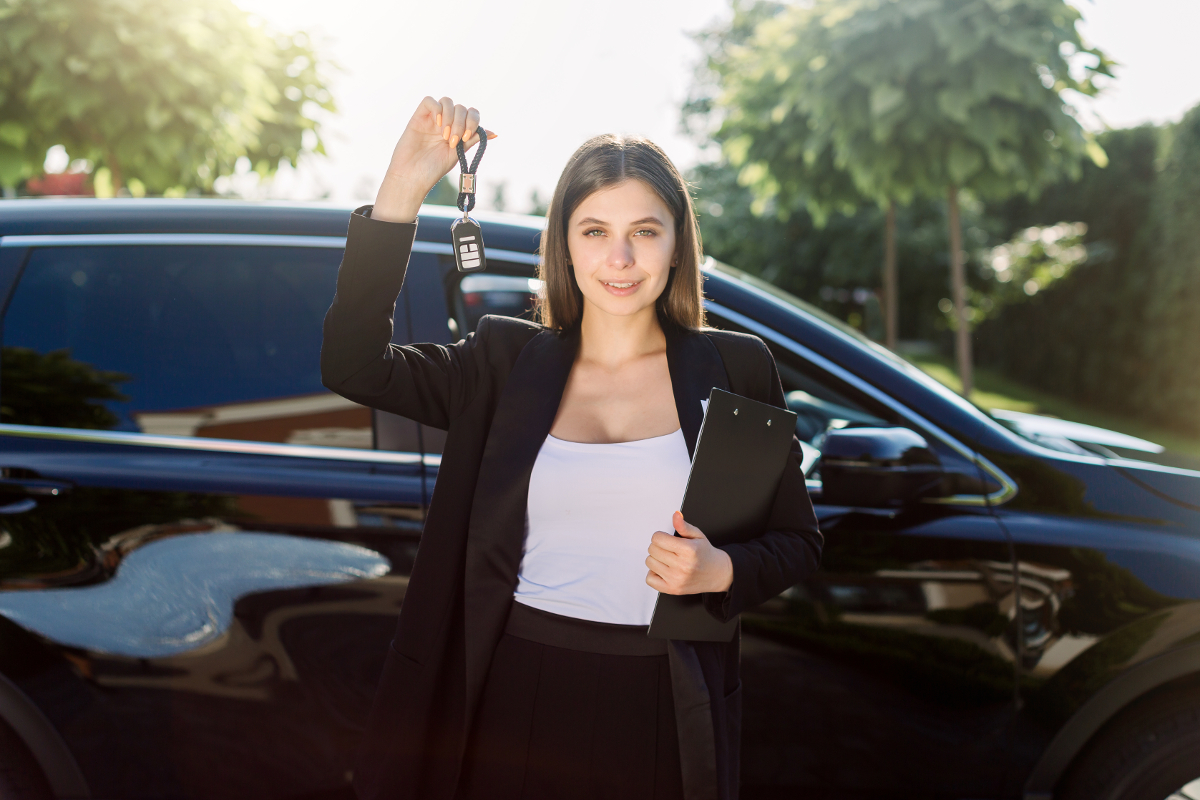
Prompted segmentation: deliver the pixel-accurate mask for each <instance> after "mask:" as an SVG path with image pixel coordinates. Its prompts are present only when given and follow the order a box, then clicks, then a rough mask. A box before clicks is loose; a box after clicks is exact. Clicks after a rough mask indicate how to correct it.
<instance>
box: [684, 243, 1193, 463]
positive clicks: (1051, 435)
mask: <svg viewBox="0 0 1200 800" xmlns="http://www.w3.org/2000/svg"><path fill="white" fill-rule="evenodd" d="M704 267H705V269H706V270H710V271H713V272H719V273H721V274H723V275H726V276H728V277H730V278H732V279H734V280H737V281H739V282H741V283H745V284H748V285H750V286H752V287H754V288H755V289H758V290H759V291H761V292H763V293H765V294H769V295H770V296H771V297H773V298H775V299H777V300H779V301H781V302H784V303H786V304H788V305H790V306H792V307H794V308H796V309H798V310H800V311H802V312H804V313H805V314H808V315H810V316H813V317H816V318H817V319H819V320H821V321H822V322H824V323H826V324H827V325H829V326H830V327H832V328H834V329H836V330H837V331H838V332H839V333H842V334H844V335H845V336H847V337H849V338H851V339H853V340H854V341H855V342H856V343H857V344H859V345H861V346H863V347H866V348H869V349H870V350H871V352H872V353H874V354H875V355H877V356H880V357H881V358H884V359H887V360H888V362H889V363H891V364H892V365H893V366H895V367H896V368H897V369H899V370H901V371H902V372H904V373H905V374H906V375H907V376H909V377H910V378H912V379H913V380H916V381H918V382H920V383H921V384H922V385H923V386H925V387H927V388H928V389H930V390H931V391H933V392H936V393H937V394H938V395H940V396H941V397H943V398H945V399H946V400H948V401H950V402H953V403H955V404H957V405H958V406H960V407H963V408H969V409H970V410H972V411H973V412H975V413H976V414H978V415H980V416H983V417H986V418H987V419H988V420H989V421H991V422H992V423H994V424H998V425H1000V426H1001V427H1003V428H1004V429H1006V430H1008V431H1010V432H1012V433H1013V434H1015V435H1017V436H1019V437H1021V438H1022V439H1024V440H1026V441H1029V442H1033V443H1034V444H1037V445H1040V446H1042V447H1046V448H1049V449H1051V450H1057V451H1059V452H1064V453H1073V454H1077V455H1099V456H1102V457H1105V458H1121V459H1134V460H1138V461H1147V462H1151V463H1155V464H1162V465H1165V466H1171V467H1180V468H1183V469H1193V470H1194V469H1200V448H1197V449H1196V451H1195V452H1193V448H1190V447H1186V446H1185V447H1179V446H1178V445H1177V443H1176V442H1175V441H1174V440H1173V439H1172V437H1169V436H1167V437H1162V436H1158V435H1154V436H1153V438H1154V439H1159V440H1161V441H1151V440H1150V439H1145V438H1141V437H1137V436H1131V435H1129V434H1126V433H1120V432H1117V431H1114V430H1110V429H1108V428H1105V427H1100V426H1095V425H1087V424H1083V423H1079V422H1072V421H1069V420H1067V419H1062V418H1060V417H1057V416H1049V415H1047V413H1027V412H1017V411H1012V410H1009V409H1007V408H1004V407H1003V405H1002V404H1003V403H1004V400H1005V398H1004V397H995V396H992V395H988V396H989V397H990V398H991V399H993V400H995V401H996V402H997V403H998V404H1000V405H993V406H991V407H988V406H983V405H979V404H978V403H975V402H974V401H972V400H969V399H967V398H965V397H963V396H962V395H960V394H959V393H958V392H956V391H954V390H953V389H951V388H950V387H949V386H947V385H946V384H945V383H942V382H941V381H939V380H937V379H936V378H934V377H933V376H932V375H930V374H929V373H928V372H926V371H925V369H923V368H922V367H921V366H920V365H919V364H917V363H914V362H913V361H910V360H908V359H907V358H905V357H903V356H901V355H899V354H897V353H895V352H893V351H892V350H889V349H888V348H886V347H884V346H882V345H880V344H879V343H877V342H874V341H872V340H871V339H869V338H868V337H867V336H865V335H864V334H863V333H862V332H861V331H859V330H858V329H857V328H854V327H852V326H850V325H848V324H846V322H844V321H843V320H840V319H838V318H837V317H835V316H833V315H832V314H829V313H828V312H826V311H824V310H822V309H821V308H818V307H817V306H815V305H813V304H811V303H807V302H805V301H803V300H801V299H800V298H798V297H796V296H795V295H793V294H791V293H789V292H787V291H785V290H783V289H780V288H779V287H778V286H775V285H773V284H771V283H768V282H767V281H765V280H763V279H762V278H759V277H756V276H754V275H751V274H750V273H748V272H744V271H742V270H740V269H737V268H736V267H731V266H729V265H728V264H724V263H722V262H720V261H717V260H716V259H713V258H708V259H707V260H706V263H705V265H704ZM1013 405H1016V406H1018V407H1022V406H1024V407H1029V405H1030V404H1026V403H1020V402H1016V403H1013ZM1037 405H1041V404H1040V403H1039V404H1037ZM1039 410H1040V409H1039ZM1046 411H1053V412H1055V413H1060V414H1063V415H1065V416H1074V414H1073V413H1071V412H1072V409H1066V408H1064V409H1058V408H1053V409H1046ZM1080 416H1084V417H1085V418H1086V415H1085V414H1083V413H1080ZM1164 445H1165V446H1164Z"/></svg>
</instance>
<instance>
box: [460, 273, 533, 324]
mask: <svg viewBox="0 0 1200 800" xmlns="http://www.w3.org/2000/svg"><path fill="white" fill-rule="evenodd" d="M488 266H489V268H493V269H496V270H497V271H496V272H488V273H483V274H478V275H464V276H462V277H461V278H460V279H459V280H458V282H457V285H455V286H453V287H452V289H451V299H452V304H451V308H453V315H454V322H455V327H457V328H458V331H459V335H460V336H466V335H467V334H468V333H470V332H472V331H474V330H475V328H476V327H478V325H479V320H480V318H481V317H483V316H484V315H485V314H497V315H500V316H505V317H519V318H521V319H533V313H534V312H533V309H534V303H535V302H536V301H537V295H538V291H540V289H541V286H542V282H541V281H540V280H538V279H537V278H532V277H529V276H528V272H526V271H531V270H532V268H531V267H521V266H519V265H511V266H508V267H507V268H506V265H504V264H501V263H492V262H489V264H488ZM506 272H507V273H509V274H505V273H506ZM514 272H515V273H517V274H512V273H514ZM522 272H526V274H521V273H522Z"/></svg>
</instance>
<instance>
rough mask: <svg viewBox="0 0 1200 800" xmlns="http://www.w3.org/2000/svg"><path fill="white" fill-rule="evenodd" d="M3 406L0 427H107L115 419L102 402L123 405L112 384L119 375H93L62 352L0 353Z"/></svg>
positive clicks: (100, 372)
mask: <svg viewBox="0 0 1200 800" xmlns="http://www.w3.org/2000/svg"><path fill="white" fill-rule="evenodd" d="M0 374H3V376H4V401H3V404H2V405H0V422H5V423H16V424H20V425H49V426H53V427H56V428H98V429H105V428H112V427H114V426H115V425H116V424H117V421H118V420H117V416H116V414H113V413H112V412H111V411H109V410H108V408H106V407H105V406H104V402H103V401H105V400H118V401H120V400H128V399H129V398H128V397H126V396H124V395H123V394H121V393H120V392H118V391H117V389H116V384H118V383H121V382H123V381H127V380H129V376H128V375H124V374H122V373H120V372H109V371H107V370H98V369H95V368H94V367H92V366H91V365H90V364H84V363H83V362H81V361H76V360H74V359H73V358H71V354H70V353H69V352H67V351H66V350H54V351H52V352H49V353H45V354H42V353H38V352H37V351H35V350H30V349H29V348H27V347H4V348H0Z"/></svg>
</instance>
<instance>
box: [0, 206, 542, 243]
mask: <svg viewBox="0 0 1200 800" xmlns="http://www.w3.org/2000/svg"><path fill="white" fill-rule="evenodd" d="M353 210H354V207H353V206H349V205H345V204H340V203H322V202H304V203H287V202H280V201H253V200H223V199H215V198H213V199H208V198H205V199H199V198H181V199H168V198H145V199H136V198H118V199H106V200H99V199H96V198H61V199H60V198H38V199H20V200H4V201H0V236H28V235H64V234H99V233H233V234H238V233H241V234H275V235H291V236H296V235H307V236H345V235H346V226H347V225H348V223H349V221H350V213H351V212H352V211H353ZM460 214H461V212H460V211H458V209H456V208H453V207H451V206H436V205H423V206H421V213H420V224H418V226H417V238H418V239H421V240H423V241H431V242H449V241H450V223H451V222H452V221H453V220H454V219H455V218H456V217H458V216H460ZM471 216H472V217H474V218H475V219H478V220H479V221H481V222H484V223H485V227H484V233H485V236H486V242H487V244H488V245H489V246H491V247H497V248H501V249H505V250H517V251H520V252H526V253H533V252H536V250H537V245H538V235H539V234H540V233H541V231H542V229H543V228H544V227H545V218H543V217H535V216H528V215H524V214H504V213H497V212H488V211H482V212H478V213H476V212H471Z"/></svg>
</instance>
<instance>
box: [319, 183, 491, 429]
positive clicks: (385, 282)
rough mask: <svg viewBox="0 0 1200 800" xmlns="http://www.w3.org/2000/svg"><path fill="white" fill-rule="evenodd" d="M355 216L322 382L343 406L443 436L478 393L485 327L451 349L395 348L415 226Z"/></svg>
mask: <svg viewBox="0 0 1200 800" xmlns="http://www.w3.org/2000/svg"><path fill="white" fill-rule="evenodd" d="M370 214H371V206H362V207H361V208H358V209H355V211H354V213H353V214H351V215H350V226H349V230H348V231H347V233H346V251H345V254H344V255H343V256H342V263H341V266H339V267H338V277H337V291H336V293H335V294H334V297H333V304H332V305H331V306H330V307H329V311H328V312H326V314H325V327H324V338H323V340H322V342H321V382H322V383H323V384H324V385H325V386H326V387H327V388H329V389H331V390H332V391H334V392H337V393H338V394H340V395H342V396H343V397H345V398H348V399H350V400H353V401H354V402H356V403H361V404H362V405H365V406H370V407H371V408H378V409H380V410H382V411H389V412H391V413H393V414H399V415H401V416H404V417H408V418H409V419H414V420H416V421H417V422H422V423H424V424H426V425H431V426H433V427H435V428H442V429H446V428H448V427H449V426H450V423H451V421H452V420H454V419H455V417H457V416H458V414H459V413H461V411H462V409H464V408H465V407H466V406H467V405H468V404H469V403H470V402H471V400H472V399H473V398H474V396H475V394H476V393H477V392H478V390H479V386H480V384H481V381H482V376H483V374H484V371H485V365H486V356H485V350H486V347H485V345H484V343H485V342H486V340H487V332H488V320H487V317H484V319H483V320H482V321H481V323H480V325H479V329H478V331H476V332H475V333H473V334H470V335H468V336H467V337H466V339H463V340H461V341H459V342H458V343H457V344H452V345H438V344H417V345H406V346H400V345H396V344H392V341H391V339H392V317H393V316H394V315H395V311H396V298H397V296H398V295H399V294H400V289H401V288H402V287H403V285H404V273H405V271H406V270H407V268H408V258H409V255H410V254H411V252H412V244H413V239H414V238H415V237H416V233H417V222H416V221H414V222H383V221H380V220H373V219H371V217H370Z"/></svg>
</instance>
